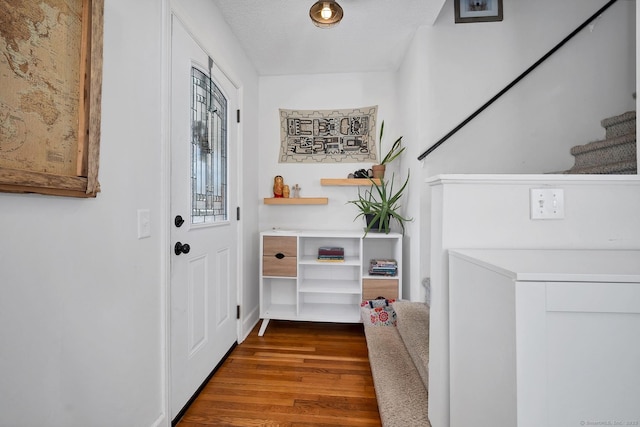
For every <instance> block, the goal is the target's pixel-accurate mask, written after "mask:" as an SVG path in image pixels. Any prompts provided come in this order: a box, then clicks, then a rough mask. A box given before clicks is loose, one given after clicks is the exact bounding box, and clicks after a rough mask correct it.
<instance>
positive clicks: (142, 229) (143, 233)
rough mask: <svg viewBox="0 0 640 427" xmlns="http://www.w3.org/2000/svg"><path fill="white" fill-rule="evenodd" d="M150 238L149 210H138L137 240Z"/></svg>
mask: <svg viewBox="0 0 640 427" xmlns="http://www.w3.org/2000/svg"><path fill="white" fill-rule="evenodd" d="M145 237H151V213H150V212H149V209H138V239H144V238H145Z"/></svg>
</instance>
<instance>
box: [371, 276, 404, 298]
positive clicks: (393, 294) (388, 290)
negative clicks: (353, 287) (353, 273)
mask: <svg viewBox="0 0 640 427" xmlns="http://www.w3.org/2000/svg"><path fill="white" fill-rule="evenodd" d="M378 297H385V298H386V299H398V279H397V278H392V279H391V278H383V279H378V278H375V279H373V278H369V279H362V299H363V300H368V299H376V298H378Z"/></svg>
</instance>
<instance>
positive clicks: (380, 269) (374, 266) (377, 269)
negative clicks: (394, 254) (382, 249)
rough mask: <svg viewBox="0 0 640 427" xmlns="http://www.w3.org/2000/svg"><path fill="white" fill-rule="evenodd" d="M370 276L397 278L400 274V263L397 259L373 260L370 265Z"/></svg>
mask: <svg viewBox="0 0 640 427" xmlns="http://www.w3.org/2000/svg"><path fill="white" fill-rule="evenodd" d="M369 274H371V275H372V276H395V275H397V274H398V263H397V262H396V260H395V259H372V260H371V262H370V263H369Z"/></svg>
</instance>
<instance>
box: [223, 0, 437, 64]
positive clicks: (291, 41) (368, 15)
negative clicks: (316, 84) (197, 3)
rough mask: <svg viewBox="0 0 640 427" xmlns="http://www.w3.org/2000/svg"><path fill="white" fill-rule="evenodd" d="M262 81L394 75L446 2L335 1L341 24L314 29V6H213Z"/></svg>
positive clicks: (263, 0) (300, 0) (258, 2)
mask: <svg viewBox="0 0 640 427" xmlns="http://www.w3.org/2000/svg"><path fill="white" fill-rule="evenodd" d="M213 2H214V3H215V4H216V5H217V6H218V8H219V9H220V11H221V12H222V15H223V16H224V19H225V20H226V21H227V23H228V24H229V26H230V27H231V30H232V31H233V32H234V33H235V35H236V37H237V38H238V40H239V41H240V43H241V44H242V46H243V47H244V50H245V51H246V53H247V55H248V56H249V58H250V59H251V61H252V62H253V64H254V65H255V67H256V68H257V70H258V73H259V74H260V75H285V74H309V73H313V74H316V73H342V72H361V71H395V70H396V69H397V68H398V67H399V65H400V62H401V61H402V58H403V56H404V53H405V51H406V49H407V47H408V45H409V42H410V41H411V39H412V37H413V35H414V33H415V31H416V29H417V28H418V27H420V26H423V25H432V24H433V23H434V22H435V20H436V18H437V16H438V13H440V10H441V9H442V6H443V4H444V2H445V0H338V3H339V4H340V5H341V6H342V8H343V10H344V18H343V19H342V22H340V24H338V25H337V26H336V27H333V28H330V29H322V28H318V27H316V26H315V25H313V24H312V22H311V19H310V18H309V8H310V7H311V5H312V4H313V3H314V2H315V0H213Z"/></svg>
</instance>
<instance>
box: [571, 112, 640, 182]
mask: <svg viewBox="0 0 640 427" xmlns="http://www.w3.org/2000/svg"><path fill="white" fill-rule="evenodd" d="M601 124H602V127H604V128H605V131H606V133H605V139H603V140H601V141H594V142H590V143H589V144H585V145H577V146H575V147H573V148H572V149H571V154H572V155H573V156H574V157H575V164H574V166H573V167H572V168H571V169H569V170H568V171H565V172H564V173H567V174H636V173H637V170H638V166H637V152H636V112H635V111H629V112H626V113H624V114H620V115H619V116H614V117H610V118H608V119H604V120H603V121H602V122H601Z"/></svg>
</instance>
